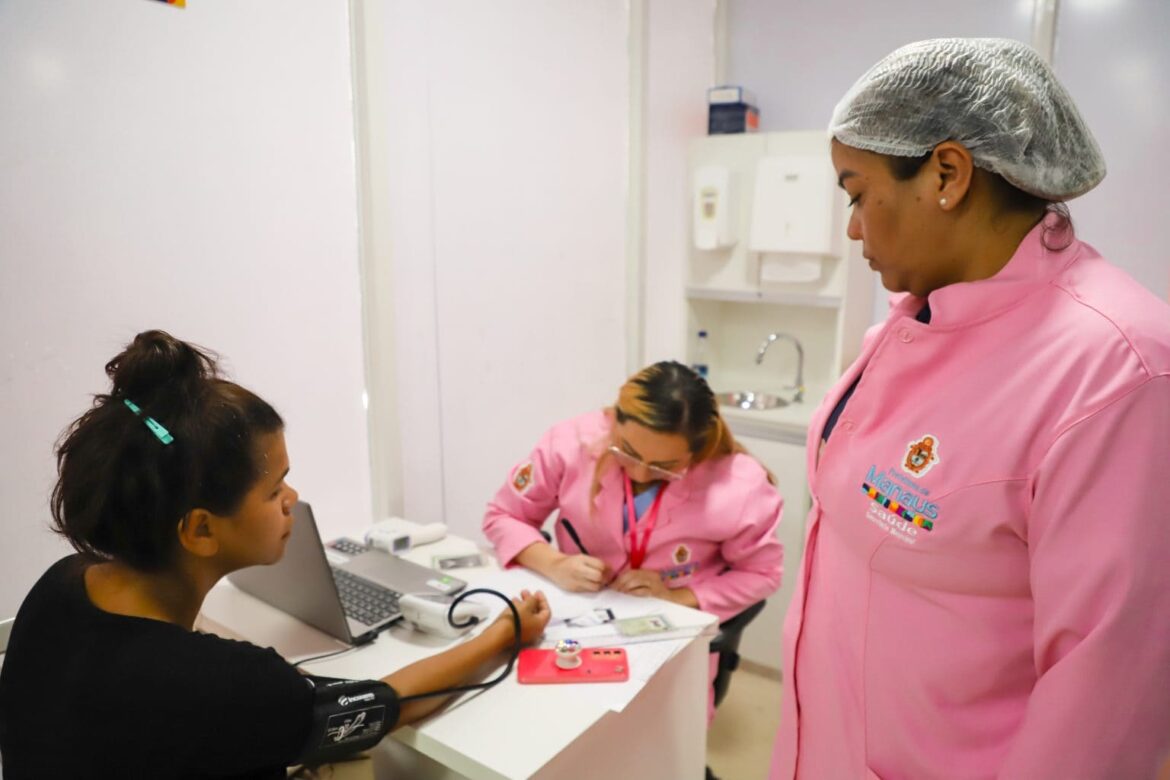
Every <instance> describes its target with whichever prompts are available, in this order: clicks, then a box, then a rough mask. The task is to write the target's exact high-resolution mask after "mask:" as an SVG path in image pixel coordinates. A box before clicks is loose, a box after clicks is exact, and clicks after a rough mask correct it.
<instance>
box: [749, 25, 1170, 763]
mask: <svg viewBox="0 0 1170 780" xmlns="http://www.w3.org/2000/svg"><path fill="white" fill-rule="evenodd" d="M830 132H831V135H832V142H831V143H832V157H833V165H834V167H835V168H836V172H837V175H838V177H839V182H840V184H841V186H842V187H843V188H844V189H845V190H846V192H847V193H848V195H849V197H850V199H851V201H850V202H851V205H852V213H851V215H850V217H849V227H848V233H849V237H850V238H852V239H854V240H856V241H861V242H862V247H863V254H864V255H865V257H866V258H867V259H868V261H869V264H870V266H871V267H872V268H873V269H874V270H875V271H877V272H878V273H879V274H880V275H881V279H882V283H883V285H884V286H885V287H886V288H887V289H888V290H890V291H891V292H894V293H900V294H901V295H900V296H896V298H895V303H894V305H893V307H892V309H891V311H890V314H889V317H888V318H887V320H886V321H885V322H884V323H883V324H881V325H879V326H877V327H875V328H874V329H872V330H871V331H870V333H869V334H867V337H866V340H865V342H864V345H863V347H862V354H861V356H860V357H859V358H858V360H857V362H856V363H854V364H853V365H852V366H851V367H850V368H849V370H848V371H847V372H846V373H845V375H844V376H843V377H842V379H841V381H840V382H839V383H838V384H837V386H836V387H834V388H833V389H832V390H831V391H830V392H829V393H828V395H827V397H826V399H825V401H824V403H823V404H822V405H821V407H820V409H819V410H818V412H817V414H816V415H815V416H814V418H813V420H812V423H811V426H810V430H809V446H808V454H809V461H808V469H809V474H810V487H811V492H812V496H813V506H812V510H811V514H810V516H809V522H808V529H809V530H808V543H807V545H806V549H805V554H804V560H803V561H802V565H801V571H800V574H799V575H798V578H797V590H796V593H795V595H794V597H793V601H792V605H791V607H790V609H789V612H788V619H787V621H786V624H785V628H784V652H785V658H784V680H785V685H786V691H785V696H784V705H783V714H782V721H781V726H780V731H779V734H778V736H777V741H776V749H775V754H774V756H773V763H772V770H771V778H772V780H778V779H779V778H784V780H788V778H793V777H800V778H817V779H818V780H820V779H822V778H832V779H834V780H835V779H836V778H874V777H880V778H887V779H889V778H943V777H945V778H950V779H954V778H993V777H994V778H1022V779H1027V780H1035V779H1036V778H1149V777H1152V776H1153V775H1154V773H1155V771H1156V767H1157V766H1158V764H1159V763H1160V762H1162V761H1164V760H1165V759H1166V756H1167V752H1168V751H1170V307H1167V306H1166V304H1164V303H1162V302H1161V301H1159V300H1158V299H1156V298H1155V297H1154V296H1153V295H1151V294H1150V293H1149V292H1147V291H1146V290H1144V289H1142V288H1141V287H1139V286H1138V285H1137V284H1136V283H1135V282H1134V281H1133V280H1132V279H1131V278H1130V277H1128V276H1127V275H1125V274H1124V273H1122V272H1121V271H1119V270H1118V269H1117V268H1115V267H1114V266H1112V265H1110V264H1109V263H1107V262H1106V261H1105V260H1103V259H1102V258H1101V257H1100V255H1098V253H1097V252H1096V250H1094V249H1093V248H1092V247H1091V246H1090V245H1088V244H1086V243H1083V242H1081V241H1080V240H1078V238H1077V237H1076V236H1075V235H1074V233H1073V229H1072V224H1071V222H1070V220H1069V218H1068V213H1067V211H1066V210H1065V209H1064V207H1063V205H1062V203H1063V201H1065V200H1068V199H1070V198H1073V197H1075V196H1077V195H1081V194H1083V193H1084V192H1087V191H1088V190H1090V189H1091V188H1092V187H1094V186H1095V185H1096V184H1097V183H1098V182H1100V181H1101V179H1102V178H1103V177H1104V175H1105V165H1104V162H1103V160H1102V158H1101V153H1100V150H1099V149H1098V147H1097V144H1096V143H1095V141H1094V140H1093V138H1092V136H1091V135H1090V133H1089V130H1088V129H1087V127H1086V126H1085V124H1084V123H1083V121H1082V120H1081V117H1080V115H1079V114H1078V112H1077V110H1076V107H1075V106H1074V105H1073V103H1072V100H1071V99H1070V98H1069V96H1068V93H1067V92H1065V90H1064V89H1063V88H1062V87H1061V86H1060V84H1059V83H1058V82H1057V81H1056V79H1055V77H1054V76H1053V74H1052V72H1051V70H1050V69H1049V68H1048V66H1047V65H1046V64H1045V63H1044V62H1043V61H1042V60H1041V59H1040V57H1039V56H1038V55H1037V54H1036V53H1035V52H1034V51H1033V50H1032V49H1030V48H1028V47H1027V46H1025V45H1023V44H1021V43H1018V42H1014V41H1007V40H990V39H982V40H961V39H953V40H934V41H924V42H921V43H916V44H911V45H909V46H906V47H904V48H902V49H899V50H897V51H895V52H894V53H893V54H891V55H889V56H888V57H886V58H885V59H884V60H882V61H881V62H879V63H878V64H877V65H876V66H874V67H873V68H872V69H871V70H870V71H869V72H868V73H866V74H865V75H864V76H863V77H862V78H861V80H860V81H858V83H857V84H856V85H854V87H853V88H852V89H851V90H850V91H849V93H848V94H847V95H846V96H845V98H844V99H843V100H842V101H841V102H840V103H839V104H838V106H837V108H836V111H835V113H834V116H833V119H832V124H831V127H830Z"/></svg>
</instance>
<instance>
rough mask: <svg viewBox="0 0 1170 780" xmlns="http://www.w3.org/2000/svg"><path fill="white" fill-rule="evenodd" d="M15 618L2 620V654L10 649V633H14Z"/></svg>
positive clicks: (0, 631)
mask: <svg viewBox="0 0 1170 780" xmlns="http://www.w3.org/2000/svg"><path fill="white" fill-rule="evenodd" d="M15 619H16V618H8V619H7V620H0V654H3V653H4V651H5V650H7V649H8V635H9V634H11V633H12V621H13V620H15Z"/></svg>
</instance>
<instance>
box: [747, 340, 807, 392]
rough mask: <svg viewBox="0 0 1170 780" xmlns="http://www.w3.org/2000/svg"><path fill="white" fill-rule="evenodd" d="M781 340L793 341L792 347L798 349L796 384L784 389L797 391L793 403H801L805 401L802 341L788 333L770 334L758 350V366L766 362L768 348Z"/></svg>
mask: <svg viewBox="0 0 1170 780" xmlns="http://www.w3.org/2000/svg"><path fill="white" fill-rule="evenodd" d="M780 339H784V340H785V341H791V342H792V345H793V346H794V347H796V383H795V384H792V385H788V386H787V387H785V388H784V389H785V390H795V391H796V395H794V396H793V397H792V401H793V403H800V402H801V401H803V400H804V347H802V346H801V345H800V341H798V340H797V338H796V336H792V335H790V334H788V333H769V334H768V337H767V338H766V339H764V343H763V344H761V345H760V348H759V349H758V350H756V365H757V366H758V365H760V364H762V363H763V362H764V353H766V352H767V351H768V347H770V346H772V344H773V343H775V342H777V341H779V340H780Z"/></svg>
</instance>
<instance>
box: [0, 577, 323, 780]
mask: <svg viewBox="0 0 1170 780" xmlns="http://www.w3.org/2000/svg"><path fill="white" fill-rule="evenodd" d="M86 566H87V561H86V559H84V558H83V557H82V556H79V555H72V556H69V557H66V558H63V559H62V560H60V561H58V562H57V563H56V564H54V565H53V566H52V567H51V568H50V569H49V570H48V571H47V572H46V573H45V574H44V575H43V576H42V577H41V579H40V580H39V581H38V582H37V584H36V585H35V586H34V587H33V589H32V591H30V593H29V595H28V597H27V598H26V599H25V601H24V603H23V605H22V606H21V608H20V611H19V612H18V613H17V618H16V621H15V623H14V624H13V629H12V634H11V637H10V641H9V645H8V652H7V654H6V655H5V657H4V664H3V667H0V755H2V761H3V771H4V777H5V778H7V780H22V778H33V777H35V778H43V777H61V778H65V777H151V778H166V777H182V778H204V777H232V778H278V777H284V776H285V767H286V766H287V765H289V764H292V763H295V761H296V759H297V758H298V757H299V755H300V753H301V751H302V750H303V748H304V746H305V740H306V739H307V738H308V732H309V729H310V725H311V723H312V707H313V691H312V687H311V685H310V684H309V683H308V682H307V681H306V679H305V678H304V676H302V675H301V674H300V673H299V672H298V671H297V670H296V669H295V668H293V667H292V666H291V665H290V664H288V663H287V662H286V661H285V660H284V659H282V658H281V657H280V656H279V655H277V653H276V652H275V651H274V650H272V649H271V648H268V649H263V648H259V647H256V646H255V645H251V644H248V643H247V642H236V641H231V640H227V639H221V638H219V637H216V636H211V635H208V634H200V633H197V632H192V631H188V630H186V629H184V628H182V627H180V626H176V625H173V624H170V623H163V622H161V621H158V620H149V619H145V618H136V617H127V616H124V615H115V614H111V613H108V612H104V611H102V610H100V609H98V608H97V607H96V606H94V604H93V603H92V602H91V601H90V599H89V596H88V594H87V593H86V589H85V581H84V572H85V568H86Z"/></svg>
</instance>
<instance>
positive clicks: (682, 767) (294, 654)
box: [201, 537, 716, 780]
mask: <svg viewBox="0 0 1170 780" xmlns="http://www.w3.org/2000/svg"><path fill="white" fill-rule="evenodd" d="M476 549H477V548H476V545H475V544H474V543H473V542H471V541H469V540H465V539H458V538H453V537H448V538H447V539H445V540H443V541H442V542H439V543H436V544H432V545H426V546H424V547H421V548H418V549H417V550H415V551H413V552H412V553H411V554H410V555H408V556H407V557H409V558H411V559H413V560H415V561H416V562H417V563H422V564H426V565H429V564H430V562H431V558H432V556H434V555H447V554H459V553H467V552H475V551H476ZM476 572H477V570H474V569H463V570H459V571H456V572H453V574H455V575H457V576H460V577H463V578H465V579H473V578H474V576H475V574H476ZM510 595H514V594H510ZM647 611H657V612H661V613H662V614H665V615H666V616H667V617H668V619H672V621H673V622H676V623H677V624H679V625H701V626H703V631H702V633H701V634H700V635H698V636H696V637H694V638H692V639H690V640H687V641H686V645H685V647H684V648H683V649H682V650H681V651H680V652H678V653H677V654H676V655H675V656H674V657H673V658H671V659H670V660H669V661H668V662H666V664H665V665H663V666H662V668H660V669H659V670H658V671H657V672H656V673H655V674H654V675H653V677H651V678H650V680H649V681H648V682H646V683H645V686H644V687H643V688H642V689H641V690H640V691H639V692H638V693H637V694H636V695H635V696H634V697H633V699H632V700H631V701H630V702H629V704H628V705H626V707H625V708H624V709H623V710H622V711H621V712H613V711H611V709H610V704H611V701H612V694H613V691H605V690H603V689H605V688H606V687H608V686H610V685H637V684H639V683H634V682H630V683H596V684H589V685H519V684H518V683H517V682H516V679H515V673H514V672H513V674H512V676H511V677H510V678H509V679H507V680H504V681H503V682H502V683H500V684H499V685H497V686H496V687H494V688H492V689H491V690H488V691H481V692H478V693H475V694H470V695H467V696H464V697H463V698H461V699H460V700H459V701H458V702H456V703H454V704H453V705H451V706H448V707H446V708H444V709H443V710H441V711H440V712H439V713H437V714H435V715H433V716H431V717H430V718H428V719H427V720H425V721H423V722H421V723H419V724H417V725H414V726H406V727H403V728H401V729H399V730H397V731H396V732H394V735H393V736H394V739H386V740H383V741H382V743H381V745H379V747H378V749H377V750H376V751H375V754H374V758H375V766H376V769H377V774H378V777H387V778H403V777H410V778H421V779H422V780H439V779H440V778H441V779H442V780H449V779H454V778H472V780H480V779H481V778H482V779H483V780H501V778H507V779H508V780H512V779H513V778H539V779H540V780H571V779H575V778H597V777H602V778H604V777H609V778H615V779H616V778H627V777H637V778H645V779H646V780H688V779H689V778H694V779H695V780H698V779H699V778H702V777H703V767H704V764H705V759H706V745H707V686H708V643H709V641H710V637H711V636H712V635H714V633H715V631H716V625H715V623H716V619H715V617H714V616H713V615H707V614H705V613H699V612H696V611H695V610H691V609H688V608H686V607H681V606H678V605H676V604H671V603H668V602H663V601H655V602H654V608H653V610H647ZM554 617H555V615H554ZM202 618H203V620H202V622H201V626H202V627H204V629H205V630H215V631H222V632H223V633H224V634H225V635H228V636H231V635H235V636H239V637H243V638H246V639H248V640H250V641H252V642H255V643H257V644H260V645H263V646H272V647H275V648H276V649H277V651H278V652H280V653H281V654H282V655H284V656H285V657H286V658H290V659H296V658H302V657H307V656H309V655H314V654H318V653H325V652H329V651H330V650H334V649H338V648H340V647H343V645H341V644H340V643H339V642H337V641H336V640H334V639H333V638H332V637H329V636H327V635H325V634H322V633H320V632H319V631H316V630H315V629H312V628H310V627H308V626H306V625H304V624H303V623H300V622H298V621H296V620H293V619H292V618H290V617H288V616H287V615H285V614H284V613H282V612H280V611H278V610H276V609H273V608H272V607H269V606H268V605H267V604H264V603H262V602H260V601H258V600H257V599H254V598H252V597H251V596H249V595H247V594H245V593H242V592H240V591H239V590H237V589H236V588H235V587H234V586H232V585H231V584H230V583H228V582H227V581H226V580H224V581H222V582H220V584H219V585H217V586H216V587H215V588H213V589H212V591H211V593H209V594H208V597H207V600H206V601H205V603H204V608H203V613H202ZM450 646H451V642H450V640H444V639H440V638H436V637H432V636H429V635H426V634H420V633H417V632H415V631H412V630H411V629H410V628H408V627H405V626H394V627H392V628H391V629H390V630H389V631H387V632H385V633H383V634H382V635H380V636H379V638H378V639H377V641H375V642H374V643H373V644H371V645H368V646H366V647H363V648H359V649H357V650H354V651H352V652H349V653H346V654H345V655H342V656H339V657H337V658H333V659H328V660H326V661H321V662H316V663H312V664H310V665H308V666H307V667H306V668H307V669H309V670H310V671H312V672H313V673H315V674H321V675H325V676H332V677H346V678H357V679H366V678H379V677H383V676H385V675H387V674H389V673H390V672H392V671H393V670H395V669H398V668H400V667H402V666H404V665H406V664H408V663H411V662H413V661H416V660H419V659H421V658H425V657H427V656H429V655H432V654H434V653H436V652H438V651H440V650H443V649H445V648H447V647H450ZM651 648H652V645H645V646H641V647H640V646H639V645H630V646H628V647H627V652H628V653H629V654H630V656H631V659H632V660H633V658H634V654H635V653H639V652H653V650H652V649H651ZM501 668H502V666H501Z"/></svg>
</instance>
